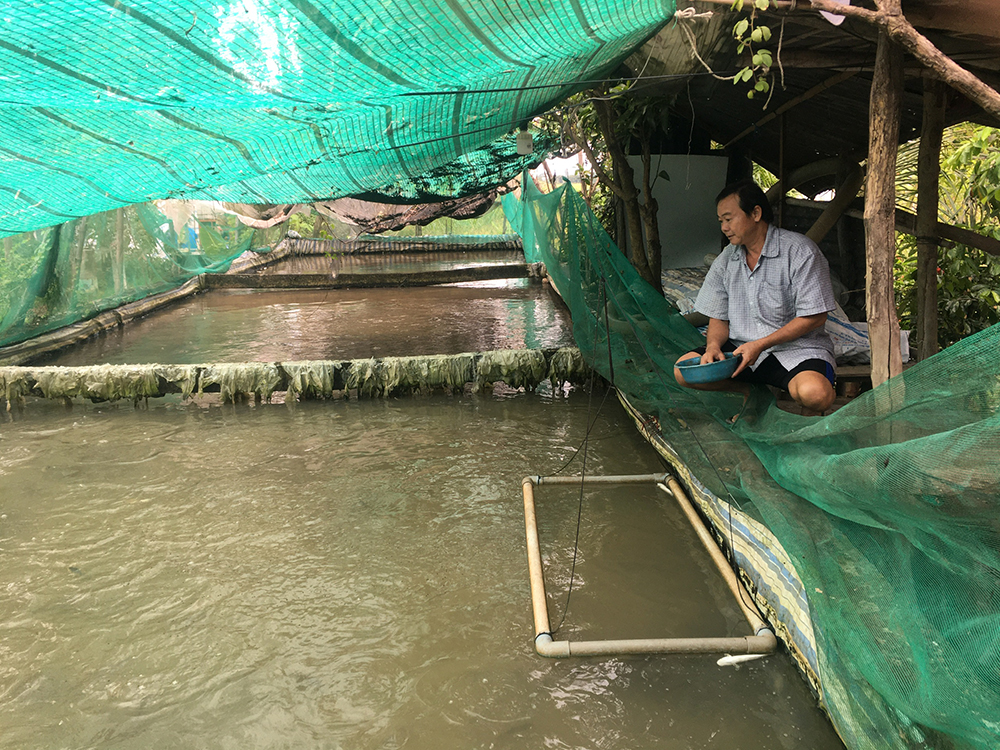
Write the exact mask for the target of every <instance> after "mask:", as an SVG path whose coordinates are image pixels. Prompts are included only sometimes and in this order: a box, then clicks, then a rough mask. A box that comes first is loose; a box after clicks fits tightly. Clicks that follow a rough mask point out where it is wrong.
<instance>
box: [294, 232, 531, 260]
mask: <svg viewBox="0 0 1000 750" xmlns="http://www.w3.org/2000/svg"><path fill="white" fill-rule="evenodd" d="M283 242H284V243H287V244H288V246H289V249H290V250H291V252H292V254H294V255H363V254H366V253H420V252H442V251H451V252H470V251H476V252H492V251H497V252H520V251H521V250H522V248H523V246H522V244H521V238H520V237H519V236H518V235H516V234H513V235H490V236H482V237H477V236H475V235H462V236H456V237H434V236H431V235H428V236H426V237H359V238H357V239H354V240H321V239H307V238H305V237H301V238H299V237H288V238H286V239H285V240H283Z"/></svg>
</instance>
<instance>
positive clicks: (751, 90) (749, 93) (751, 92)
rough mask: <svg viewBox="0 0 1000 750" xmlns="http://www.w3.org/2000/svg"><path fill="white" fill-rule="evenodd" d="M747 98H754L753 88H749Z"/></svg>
mask: <svg viewBox="0 0 1000 750" xmlns="http://www.w3.org/2000/svg"><path fill="white" fill-rule="evenodd" d="M747 99H753V89H750V90H749V91H748V92H747Z"/></svg>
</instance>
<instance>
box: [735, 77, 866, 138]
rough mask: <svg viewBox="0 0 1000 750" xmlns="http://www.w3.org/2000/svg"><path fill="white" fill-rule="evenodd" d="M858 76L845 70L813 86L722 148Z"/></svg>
mask: <svg viewBox="0 0 1000 750" xmlns="http://www.w3.org/2000/svg"><path fill="white" fill-rule="evenodd" d="M857 74H858V70H857V69H853V70H845V71H843V72H842V73H837V75H835V76H833V77H832V78H828V79H826V80H825V81H823V82H822V83H819V84H817V85H815V86H813V87H812V88H811V89H809V90H808V91H806V92H805V93H803V94H801V95H799V96H797V97H795V98H794V99H789V100H788V101H787V102H785V103H784V104H782V105H781V106H780V107H778V108H777V109H776V110H774V111H773V112H771V113H770V114H769V115H765V116H764V117H762V118H760V119H759V120H757V122H755V123H754V124H753V125H751V126H750V127H748V128H747V129H746V130H744V131H742V132H741V133H740V134H739V135H738V136H736V137H735V138H732V139H730V141H729V142H728V143H727V144H726V145H724V146H723V147H722V148H723V149H727V148H729V147H730V146H732V145H733V144H734V143H736V142H737V141H739V140H741V139H743V138H746V137H747V136H748V135H750V134H751V133H752V132H754V131H755V130H757V128H759V127H760V126H761V125H765V124H767V123H769V122H770V121H771V120H773V119H774V118H775V117H778V115H783V114H784V113H785V112H787V111H788V110H790V109H791V108H792V107H795V106H797V105H799V104H802V102H804V101H808V100H809V99H812V98H813V97H814V96H816V95H818V94H822V93H823V92H824V91H826V90H827V89H828V88H830V87H832V86H836V85H837V84H838V83H841V82H842V81H846V80H847V79H848V78H852V77H853V76H856V75H857Z"/></svg>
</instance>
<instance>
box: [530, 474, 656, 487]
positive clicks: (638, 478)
mask: <svg viewBox="0 0 1000 750" xmlns="http://www.w3.org/2000/svg"><path fill="white" fill-rule="evenodd" d="M669 476H670V475H669V474H619V475H617V476H614V475H612V476H592V475H589V474H587V475H584V476H579V475H576V476H566V477H525V478H524V479H522V480H521V481H522V482H531V483H532V484H534V485H539V484H581V483H582V484H645V483H646V482H654V483H655V482H661V483H662V482H666V481H667V479H668V478H669Z"/></svg>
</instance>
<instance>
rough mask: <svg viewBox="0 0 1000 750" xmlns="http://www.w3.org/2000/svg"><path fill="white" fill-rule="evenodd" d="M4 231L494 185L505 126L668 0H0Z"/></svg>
mask: <svg viewBox="0 0 1000 750" xmlns="http://www.w3.org/2000/svg"><path fill="white" fill-rule="evenodd" d="M0 8H2V11H3V12H2V13H0V88H2V93H0V237H2V236H7V235H13V234H18V233H22V232H27V231H31V230H34V229H38V228H42V227H48V226H53V225H55V224H60V223H63V222H65V221H67V220H70V219H73V218H76V217H81V216H87V215H90V214H94V213H97V212H100V211H107V210H111V209H117V208H121V207H123V206H127V205H131V204H135V203H142V202H146V201H150V200H155V199H162V198H187V199H199V200H203V199H211V200H223V201H230V202H235V203H304V202H312V201H316V200H323V199H331V198H336V197H341V196H347V195H364V196H367V197H369V198H372V197H378V199H381V200H387V201H389V200H396V201H400V202H427V201H430V200H438V199H442V198H451V197H457V196H463V195H470V194H474V193H478V192H481V191H482V190H484V189H487V188H490V187H493V186H495V185H497V184H502V183H504V182H506V181H507V180H508V179H510V178H511V177H513V176H515V175H516V174H517V173H518V172H519V171H520V170H521V169H522V168H523V167H524V166H525V164H526V163H530V162H537V161H538V160H539V159H540V158H541V157H542V156H544V154H537V153H536V154H534V155H528V156H520V155H518V154H517V153H516V148H515V140H514V136H513V131H514V130H515V129H516V128H517V127H518V126H520V125H521V124H522V123H524V122H526V121H527V120H528V119H529V118H530V117H531V116H533V115H535V114H537V113H538V112H540V111H543V110H545V109H547V108H549V107H551V106H552V105H553V104H554V103H556V102H559V101H561V100H563V99H564V98H565V97H566V96H567V95H568V94H570V93H572V92H575V91H578V90H580V89H582V88H585V87H586V86H587V82H588V81H589V80H591V79H594V78H599V77H601V76H603V75H605V74H606V73H608V72H609V71H610V70H611V69H613V68H614V67H615V66H616V65H617V64H618V63H619V62H620V61H621V60H622V59H623V58H624V57H625V56H626V55H627V54H628V53H629V52H631V51H632V50H633V49H634V48H635V47H636V46H637V45H638V44H640V43H641V42H643V41H644V40H645V39H647V38H648V37H649V36H651V35H652V34H653V33H655V32H656V31H657V30H658V29H659V28H660V27H662V26H663V24H664V23H666V22H667V21H668V20H669V19H670V18H671V16H672V15H673V12H674V9H675V3H674V0H505V1H504V2H497V1H496V0H408V1H407V0H398V1H397V2H392V3H385V2H381V1H380V0H356V1H354V2H347V1H346V0H222V1H221V2H220V1H217V0H212V1H209V0H176V1H175V2H162V1H161V0H46V1H45V2H4V3H0Z"/></svg>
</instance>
